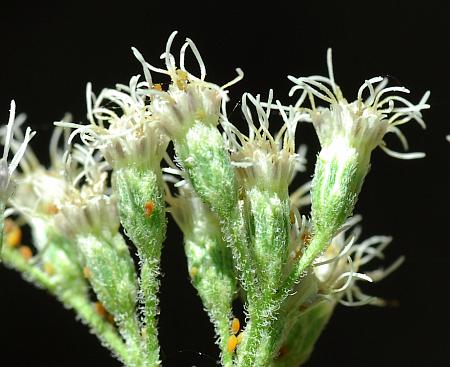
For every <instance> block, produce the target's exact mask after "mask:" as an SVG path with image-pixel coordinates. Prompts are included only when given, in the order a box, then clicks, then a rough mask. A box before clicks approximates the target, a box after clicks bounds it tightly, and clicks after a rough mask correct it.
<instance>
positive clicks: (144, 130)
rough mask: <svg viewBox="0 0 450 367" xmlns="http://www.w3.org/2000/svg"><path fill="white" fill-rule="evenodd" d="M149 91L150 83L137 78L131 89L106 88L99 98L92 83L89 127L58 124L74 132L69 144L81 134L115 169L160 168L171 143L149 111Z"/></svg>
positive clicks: (87, 95)
mask: <svg viewBox="0 0 450 367" xmlns="http://www.w3.org/2000/svg"><path fill="white" fill-rule="evenodd" d="M147 88H148V84H147V82H139V75H137V76H133V77H132V78H131V79H130V82H129V85H128V86H126V85H122V84H118V85H117V86H116V89H110V88H105V89H103V90H102V91H101V92H100V94H99V95H98V96H95V95H94V94H93V93H92V86H91V84H90V83H88V85H87V87H86V102H87V110H88V113H87V116H88V121H89V124H86V125H83V124H74V123H67V122H56V123H55V124H56V125H58V126H63V127H71V128H74V129H75V130H74V131H73V132H72V134H71V136H70V138H69V143H70V142H71V141H72V139H73V138H74V136H75V135H76V134H80V137H81V140H82V141H83V143H85V144H86V145H87V146H89V147H92V148H96V149H99V150H100V151H101V152H102V154H103V156H104V157H105V159H106V160H107V161H108V163H109V164H110V165H111V166H112V167H113V168H118V167H121V166H126V165H128V164H134V165H139V166H143V167H151V168H154V167H159V163H160V161H161V159H162V156H163V154H164V152H165V150H166V148H167V144H168V142H169V140H168V137H167V136H166V134H165V133H164V132H163V131H162V129H161V128H160V127H159V124H158V123H157V122H156V121H155V119H154V118H153V117H152V115H151V113H150V112H149V110H148V106H147V104H146V98H147V97H146V92H145V91H146V90H147Z"/></svg>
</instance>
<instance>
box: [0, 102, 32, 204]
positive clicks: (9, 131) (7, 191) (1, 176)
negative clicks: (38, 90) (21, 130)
mask: <svg viewBox="0 0 450 367" xmlns="http://www.w3.org/2000/svg"><path fill="white" fill-rule="evenodd" d="M15 113H16V103H15V102H14V101H11V108H10V110H9V121H8V124H7V125H6V132H5V135H4V139H5V141H4V146H3V156H2V158H1V159H0V202H1V203H2V204H3V206H4V205H5V203H6V201H7V200H8V199H9V197H10V196H11V194H12V191H13V187H12V185H11V176H12V174H13V173H14V171H15V170H16V168H17V166H18V165H19V163H20V160H21V159H22V157H23V155H24V154H25V150H26V148H27V145H28V143H29V142H30V140H31V139H32V138H33V136H34V135H35V133H36V132H34V131H33V132H32V131H31V129H30V128H29V127H28V128H27V130H26V132H25V136H21V137H20V138H21V140H22V142H21V143H18V146H17V149H15V154H14V157H13V159H12V160H11V163H9V165H8V155H9V151H10V149H11V148H12V147H13V149H14V146H16V145H17V143H16V142H15V141H14V133H15V131H16V129H15V124H16V125H17V121H16V119H15Z"/></svg>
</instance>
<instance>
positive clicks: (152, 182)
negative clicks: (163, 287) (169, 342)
mask: <svg viewBox="0 0 450 367" xmlns="http://www.w3.org/2000/svg"><path fill="white" fill-rule="evenodd" d="M113 189H114V192H115V193H116V195H117V197H118V206H119V214H120V220H121V223H122V225H123V227H124V229H125V231H126V233H127V235H128V237H129V238H130V239H131V241H132V242H133V244H134V245H135V246H136V248H137V250H138V256H139V260H140V266H141V268H140V283H139V284H140V293H139V298H140V302H141V304H142V306H143V309H142V313H143V318H144V323H145V330H144V332H143V338H144V339H145V343H146V348H147V349H148V360H147V362H148V365H149V366H158V365H159V364H160V362H159V344H158V329H157V319H156V317H157V314H158V298H157V294H158V290H159V279H158V276H159V263H160V258H161V247H162V243H163V241H164V238H165V235H166V226H167V221H166V216H165V202H164V191H163V189H162V178H161V173H160V171H159V172H158V171H157V170H155V171H153V170H146V169H143V168H140V167H136V166H127V167H123V168H118V169H116V170H115V171H114V173H113Z"/></svg>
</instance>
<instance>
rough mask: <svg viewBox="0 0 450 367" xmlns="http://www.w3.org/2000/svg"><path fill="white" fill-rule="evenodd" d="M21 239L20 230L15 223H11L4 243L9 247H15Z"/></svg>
mask: <svg viewBox="0 0 450 367" xmlns="http://www.w3.org/2000/svg"><path fill="white" fill-rule="evenodd" d="M21 241H22V230H21V229H20V227H19V226H17V225H16V224H13V225H12V227H11V228H10V229H9V232H7V234H6V244H7V245H8V246H10V247H16V246H17V245H19V244H20V242H21Z"/></svg>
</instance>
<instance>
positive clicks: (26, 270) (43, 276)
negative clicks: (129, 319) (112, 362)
mask: <svg viewBox="0 0 450 367" xmlns="http://www.w3.org/2000/svg"><path fill="white" fill-rule="evenodd" d="M2 257H3V260H4V263H5V265H6V266H8V267H10V268H12V269H14V270H16V271H18V272H20V273H21V274H22V276H23V277H24V278H25V279H26V280H27V281H29V282H31V283H33V284H34V285H36V286H37V287H39V288H43V289H46V290H47V291H48V292H50V293H51V294H53V295H54V296H55V297H56V298H58V299H59V300H60V302H61V303H62V304H63V305H64V306H65V307H67V308H69V309H73V310H74V312H75V313H76V314H77V316H78V317H79V318H80V320H81V321H82V322H83V323H84V324H86V325H87V326H88V327H89V328H90V330H91V332H92V333H93V334H94V335H96V336H97V338H98V339H99V340H100V341H101V343H102V345H103V346H105V347H106V348H108V349H109V350H110V351H111V352H112V353H113V354H114V355H115V356H117V358H118V359H119V360H121V361H122V362H123V363H125V364H127V365H128V364H130V363H131V361H129V354H128V350H127V347H126V346H125V343H124V342H123V341H122V338H121V337H120V335H119V334H118V333H117V330H116V329H115V328H114V327H113V326H112V325H111V324H110V323H109V322H108V321H106V320H105V319H104V318H103V317H102V316H100V315H99V314H98V313H97V312H96V310H95V308H94V307H93V304H92V302H91V301H90V300H89V298H88V297H87V295H86V294H83V293H78V292H67V291H66V292H60V291H59V287H58V285H57V284H56V283H55V282H54V280H53V279H52V277H51V276H50V275H49V274H47V273H45V272H44V271H42V270H40V269H39V268H38V267H36V266H34V265H33V264H31V263H30V262H29V261H27V260H26V259H25V258H24V257H23V256H22V255H21V254H20V252H19V251H17V250H16V249H14V248H9V247H5V248H4V249H3V251H2ZM130 365H131V364H130Z"/></svg>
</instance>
